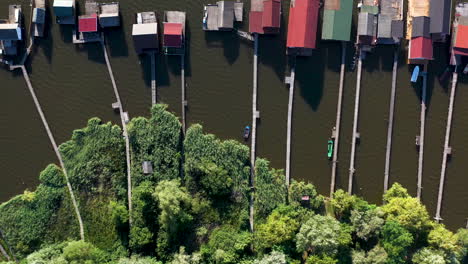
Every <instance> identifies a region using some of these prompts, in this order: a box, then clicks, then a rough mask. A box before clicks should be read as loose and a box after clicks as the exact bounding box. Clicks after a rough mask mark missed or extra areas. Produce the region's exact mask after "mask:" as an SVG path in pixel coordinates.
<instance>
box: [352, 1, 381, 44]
mask: <svg viewBox="0 0 468 264" xmlns="http://www.w3.org/2000/svg"><path fill="white" fill-rule="evenodd" d="M358 7H359V15H358V29H357V42H356V44H357V45H359V46H360V48H361V49H362V50H363V51H371V49H372V47H373V46H374V45H376V44H377V23H378V14H379V5H378V2H377V1H371V0H363V1H361V2H360V3H359V4H358Z"/></svg>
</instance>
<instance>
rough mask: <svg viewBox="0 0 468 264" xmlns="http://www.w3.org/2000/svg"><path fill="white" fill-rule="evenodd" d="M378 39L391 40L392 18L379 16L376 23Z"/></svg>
mask: <svg viewBox="0 0 468 264" xmlns="http://www.w3.org/2000/svg"><path fill="white" fill-rule="evenodd" d="M377 37H378V38H391V37H392V18H391V17H390V16H387V15H379V22H378V31H377Z"/></svg>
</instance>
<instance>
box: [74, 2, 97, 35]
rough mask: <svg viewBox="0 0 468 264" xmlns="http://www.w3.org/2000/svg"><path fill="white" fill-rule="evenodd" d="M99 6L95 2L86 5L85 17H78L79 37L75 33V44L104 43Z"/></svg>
mask: <svg viewBox="0 0 468 264" xmlns="http://www.w3.org/2000/svg"><path fill="white" fill-rule="evenodd" d="M98 14H99V4H98V3H97V2H94V1H87V2H86V3H85V15H81V16H79V17H78V36H77V34H76V32H75V31H73V43H75V44H83V43H89V42H99V41H102V35H101V33H100V32H99V18H98Z"/></svg>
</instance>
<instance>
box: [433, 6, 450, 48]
mask: <svg viewBox="0 0 468 264" xmlns="http://www.w3.org/2000/svg"><path fill="white" fill-rule="evenodd" d="M451 11H452V0H431V2H430V12H429V16H430V18H431V26H430V33H431V35H432V40H433V41H436V42H445V41H446V40H447V36H448V35H450V23H451V21H452V18H451V15H452V14H451Z"/></svg>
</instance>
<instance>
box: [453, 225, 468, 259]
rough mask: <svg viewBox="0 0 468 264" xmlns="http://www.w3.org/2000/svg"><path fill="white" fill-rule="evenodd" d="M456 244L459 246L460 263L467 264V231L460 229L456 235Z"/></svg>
mask: <svg viewBox="0 0 468 264" xmlns="http://www.w3.org/2000/svg"><path fill="white" fill-rule="evenodd" d="M456 237H457V244H458V245H459V246H460V248H461V250H460V258H461V259H462V263H468V229H464V228H460V229H458V231H457V234H456Z"/></svg>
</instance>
